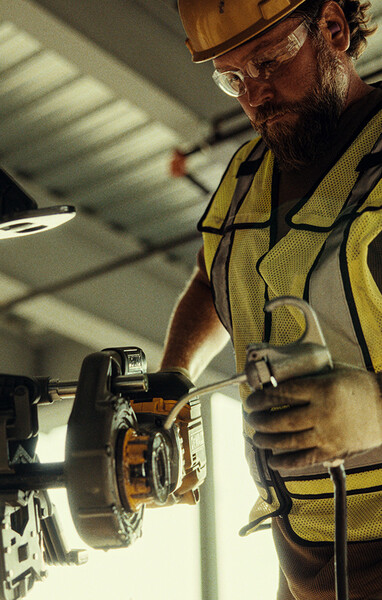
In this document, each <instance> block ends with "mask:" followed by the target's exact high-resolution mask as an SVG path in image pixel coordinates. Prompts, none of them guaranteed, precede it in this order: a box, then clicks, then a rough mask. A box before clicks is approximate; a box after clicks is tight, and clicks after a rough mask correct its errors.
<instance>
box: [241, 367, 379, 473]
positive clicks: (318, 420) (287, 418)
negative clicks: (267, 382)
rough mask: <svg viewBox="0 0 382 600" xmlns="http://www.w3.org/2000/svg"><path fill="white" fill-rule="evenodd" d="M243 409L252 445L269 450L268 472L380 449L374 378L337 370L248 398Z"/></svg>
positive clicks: (352, 370)
mask: <svg viewBox="0 0 382 600" xmlns="http://www.w3.org/2000/svg"><path fill="white" fill-rule="evenodd" d="M245 409H246V411H247V412H248V413H249V415H250V416H249V420H250V423H251V424H252V425H253V427H254V428H255V430H256V434H255V435H254V438H253V439H254V443H255V445H256V446H257V447H258V448H263V449H269V450H272V451H273V455H272V456H271V457H270V458H269V465H270V467H271V468H273V469H280V468H284V469H296V468H301V467H304V466H308V465H314V464H319V463H322V462H324V461H327V460H332V459H334V458H345V457H346V456H350V455H352V454H357V453H360V452H364V451H365V450H369V449H371V448H374V447H376V446H379V445H381V444H382V399H381V394H380V388H379V385H378V381H377V375H376V374H375V373H370V372H368V371H364V370H361V369H357V368H353V367H348V366H341V367H337V368H335V369H334V370H333V371H330V372H328V373H325V374H320V375H315V376H312V377H302V378H298V379H291V380H289V381H285V382H283V383H281V384H280V385H278V386H277V387H276V388H273V387H271V386H267V387H266V388H264V389H263V390H261V391H258V392H254V393H253V394H251V395H250V396H249V397H248V398H247V400H246V402H245Z"/></svg>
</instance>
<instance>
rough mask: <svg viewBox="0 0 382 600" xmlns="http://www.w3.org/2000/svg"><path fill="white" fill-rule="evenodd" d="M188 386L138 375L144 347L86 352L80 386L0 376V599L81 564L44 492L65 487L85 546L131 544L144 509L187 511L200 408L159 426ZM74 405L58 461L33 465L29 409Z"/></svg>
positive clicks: (200, 463) (193, 491) (199, 470)
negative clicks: (60, 568) (57, 569)
mask: <svg viewBox="0 0 382 600" xmlns="http://www.w3.org/2000/svg"><path fill="white" fill-rule="evenodd" d="M190 387H191V384H190V382H189V381H188V380H187V378H186V377H184V375H182V374H179V373H170V372H169V373H166V372H160V373H153V374H148V373H146V361H145V357H144V354H143V352H142V350H140V349H139V348H136V347H129V348H112V349H107V350H104V351H101V352H96V353H94V354H90V355H89V356H87V357H86V358H85V360H84V361H83V364H82V368H81V372H80V376H79V380H78V382H77V381H75V382H61V381H58V380H51V379H49V378H41V377H40V378H29V377H24V376H18V375H16V376H13V375H0V399H1V402H0V425H1V431H0V598H1V599H4V600H16V599H17V598H22V597H24V596H25V595H26V594H27V592H28V590H30V589H31V587H32V586H33V584H34V582H35V581H40V580H42V579H44V578H45V576H46V565H50V564H54V565H59V564H70V565H74V564H77V565H79V564H82V563H83V562H85V561H86V553H85V552H84V551H80V550H70V549H69V548H68V547H67V545H66V542H65V540H64V536H63V532H62V531H61V528H60V525H59V521H58V518H57V515H56V512H55V508H54V506H53V504H52V503H51V502H50V499H49V496H48V492H47V490H48V489H49V488H59V487H66V489H67V494H68V500H69V506H70V510H71V514H72V518H73V522H74V525H75V527H76V529H77V531H78V533H79V535H80V536H81V538H82V539H83V541H84V542H85V543H86V544H88V545H89V546H91V547H94V548H100V549H104V550H107V549H109V548H118V547H126V546H129V545H130V544H131V543H133V542H134V540H135V539H136V538H137V537H139V536H140V535H141V533H142V520H143V513H144V509H145V507H146V506H170V505H173V504H176V503H187V504H195V503H197V502H198V499H199V487H200V485H201V484H202V482H203V481H204V479H205V477H206V454H205V448H204V436H203V427H202V418H201V410H200V402H199V400H198V399H196V398H195V399H193V400H191V401H190V402H189V403H188V404H187V405H186V406H184V407H183V408H182V410H181V411H180V412H179V414H178V416H177V418H176V420H175V422H174V424H173V426H172V427H171V429H170V430H165V429H164V426H163V425H164V422H165V420H166V419H167V417H168V414H169V412H170V411H171V409H172V408H173V407H174V406H175V405H176V403H177V400H178V399H179V398H180V397H183V396H184V395H185V394H187V393H188V391H189V389H190ZM63 398H74V404H73V409H72V412H71V415H70V418H69V422H68V427H67V438H66V455H65V461H64V462H62V463H45V464H41V463H39V462H38V457H37V455H36V442H37V436H38V416H37V409H38V406H39V405H42V404H52V403H53V402H55V401H59V400H62V399H63Z"/></svg>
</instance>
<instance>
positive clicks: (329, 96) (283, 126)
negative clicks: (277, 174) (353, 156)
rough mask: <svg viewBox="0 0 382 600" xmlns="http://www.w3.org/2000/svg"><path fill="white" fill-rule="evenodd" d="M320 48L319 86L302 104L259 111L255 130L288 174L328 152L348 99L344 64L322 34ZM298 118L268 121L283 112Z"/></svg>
mask: <svg viewBox="0 0 382 600" xmlns="http://www.w3.org/2000/svg"><path fill="white" fill-rule="evenodd" d="M314 45H315V47H316V49H317V83H316V85H315V87H314V89H313V90H312V91H311V92H310V93H309V94H308V95H307V96H306V97H305V98H304V99H303V100H301V101H300V102H285V103H282V104H277V105H276V104H269V105H267V104H265V105H264V106H260V107H259V108H258V109H257V113H256V120H254V121H252V125H253V127H254V128H255V129H256V131H258V132H259V133H260V134H261V136H262V137H263V139H264V141H265V143H266V144H267V146H268V147H269V148H270V149H271V150H272V151H273V153H274V154H275V156H276V159H277V161H278V163H279V167H280V169H281V170H284V171H292V170H296V169H301V168H302V167H305V166H308V165H311V164H313V163H314V162H315V161H316V160H317V159H318V158H319V157H320V156H322V154H323V153H324V152H325V151H326V150H327V149H328V147H329V146H330V143H331V138H332V137H333V134H334V133H335V131H336V128H337V125H338V120H339V117H340V115H341V113H342V111H343V109H344V105H345V102H346V96H347V85H346V76H345V73H344V69H343V65H342V64H341V63H340V61H339V60H338V59H337V57H336V55H335V54H334V53H333V52H332V51H331V50H330V49H329V48H328V46H327V45H326V42H325V40H324V39H323V37H322V35H321V33H320V32H319V34H318V37H317V38H316V39H315V40H314ZM289 112H290V113H292V114H293V115H295V116H296V117H297V120H294V122H293V123H288V122H283V120H281V121H280V122H275V123H273V124H271V125H268V124H267V123H266V119H269V118H271V117H272V116H275V115H280V114H283V113H289Z"/></svg>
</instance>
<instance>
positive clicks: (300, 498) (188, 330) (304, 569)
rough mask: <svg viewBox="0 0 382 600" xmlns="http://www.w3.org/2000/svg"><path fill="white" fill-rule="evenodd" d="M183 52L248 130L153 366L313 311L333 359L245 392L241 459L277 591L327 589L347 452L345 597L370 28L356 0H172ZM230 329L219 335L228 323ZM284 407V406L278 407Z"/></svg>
mask: <svg viewBox="0 0 382 600" xmlns="http://www.w3.org/2000/svg"><path fill="white" fill-rule="evenodd" d="M179 9H180V15H181V18H182V21H183V25H184V27H185V30H186V33H187V35H188V40H187V45H188V47H189V49H190V51H191V53H192V56H193V60H194V61H195V62H202V61H205V60H213V63H214V67H215V71H214V74H213V78H214V81H215V82H216V83H217V85H218V86H219V87H220V88H221V89H222V90H223V92H225V93H228V94H229V95H231V96H233V97H236V98H237V100H238V102H239V103H240V104H241V106H242V108H243V110H244V111H245V113H246V115H247V116H248V118H249V120H250V121H251V123H252V125H253V127H254V129H255V130H256V132H257V133H259V134H260V136H255V137H254V139H253V140H251V141H250V142H248V143H246V144H245V145H244V146H242V147H241V148H240V149H239V150H238V151H237V153H236V154H235V156H234V157H233V159H232V160H231V162H230V164H229V165H228V167H227V170H226V172H225V174H224V176H223V178H222V181H221V183H220V185H219V187H218V189H217V191H216V193H215V194H214V196H213V198H212V200H211V202H210V204H209V206H208V207H207V210H206V211H205V214H204V215H203V217H202V218H201V220H200V223H199V229H200V230H201V231H202V232H203V240H204V247H203V249H202V251H201V252H200V253H199V257H198V267H197V269H196V271H195V273H194V275H193V277H192V279H191V281H190V283H189V285H188V286H187V288H186V290H185V292H184V294H183V296H182V297H181V299H180V301H179V303H178V305H177V307H176V309H175V312H174V314H173V318H172V321H171V324H170V327H169V332H168V336H167V341H166V348H165V353H164V357H163V362H162V369H166V368H170V367H171V368H172V369H178V370H180V371H182V370H183V372H185V373H187V374H188V375H189V377H190V378H191V379H195V378H196V377H197V376H198V375H199V373H200V372H201V371H202V369H203V368H205V366H206V364H208V362H209V360H211V359H212V357H213V356H215V355H216V354H217V352H219V351H220V349H221V348H222V347H223V346H224V345H225V343H226V342H227V339H228V334H229V336H230V337H231V339H232V342H233V346H234V350H235V357H236V363H237V370H238V372H239V373H240V372H242V371H243V368H244V364H245V358H246V347H247V346H248V344H252V343H257V342H262V341H265V342H269V343H270V344H275V345H280V344H285V343H289V342H293V341H295V340H297V339H298V338H299V337H300V336H301V334H302V330H303V327H304V324H303V323H301V318H299V315H298V314H296V312H294V310H293V309H292V308H289V307H285V308H282V309H281V308H280V309H278V310H277V311H276V312H275V313H272V314H270V313H267V314H264V311H263V308H264V303H265V302H266V301H267V300H269V299H273V298H276V297H279V296H285V295H289V296H290V295H292V296H296V297H299V298H304V299H305V300H307V301H308V302H309V303H310V304H311V306H312V307H313V308H314V309H315V311H316V313H317V314H318V317H319V321H320V324H321V326H322V329H323V332H324V336H325V339H326V341H327V344H328V347H329V349H330V352H331V354H332V357H333V359H334V363H335V368H334V369H333V370H332V371H331V372H328V373H320V374H318V375H315V376H312V377H302V378H298V379H291V380H289V381H286V382H283V383H281V384H280V385H278V386H277V387H275V388H272V387H269V388H264V389H263V390H262V391H261V392H256V393H254V394H250V392H249V390H248V388H246V387H245V386H243V389H242V399H243V409H244V410H243V415H244V418H243V422H244V437H245V442H246V455H247V460H248V463H249V466H250V470H251V472H252V475H253V478H254V480H255V483H256V484H257V487H258V490H259V498H258V500H257V502H256V504H255V506H254V508H253V510H252V513H251V519H250V523H249V525H248V526H247V527H246V528H244V533H250V532H252V531H255V530H256V529H258V528H261V527H263V526H264V523H265V521H266V520H267V519H268V520H269V519H271V521H272V529H273V535H274V539H275V544H276V548H277V552H278V556H279V561H280V585H279V593H278V598H279V600H292V599H293V600H328V599H333V598H334V597H335V591H334V583H333V582H334V566H333V560H334V559H333V540H334V528H333V494H332V486H331V482H330V479H329V477H328V474H327V472H326V469H325V468H324V467H323V463H324V462H325V461H330V460H333V459H335V458H336V457H342V458H344V459H345V467H346V473H347V482H348V485H347V487H348V501H347V503H348V532H347V533H348V540H349V544H348V556H349V589H350V598H352V599H354V600H355V599H357V600H361V599H363V600H365V599H369V600H378V599H382V448H381V445H382V398H381V391H380V390H381V385H380V384H381V374H380V373H381V371H382V297H381V291H382V269H381V261H380V257H381V244H382V234H381V232H382V210H381V209H382V184H381V172H382V159H381V157H382V136H381V131H382V90H381V89H380V86H379V85H378V84H377V85H373V86H370V85H367V84H366V83H365V82H364V81H362V80H361V79H360V77H359V76H358V74H357V72H356V69H355V65H354V61H355V59H356V58H358V56H359V55H360V54H361V52H362V50H363V48H364V47H365V44H366V37H367V36H368V35H370V33H372V30H371V29H370V28H368V17H367V10H368V5H367V4H364V5H362V4H361V2H360V0H306V1H304V0H251V1H250V0H231V1H230V2H224V1H223V2H220V3H219V2H215V1H212V0H179ZM227 332H228V333H227ZM279 407H283V410H275V409H276V408H279Z"/></svg>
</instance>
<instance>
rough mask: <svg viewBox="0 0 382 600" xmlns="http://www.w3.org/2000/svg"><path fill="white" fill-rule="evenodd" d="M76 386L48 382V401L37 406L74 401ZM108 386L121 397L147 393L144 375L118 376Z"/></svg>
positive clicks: (52, 381)
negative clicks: (61, 401) (131, 393)
mask: <svg viewBox="0 0 382 600" xmlns="http://www.w3.org/2000/svg"><path fill="white" fill-rule="evenodd" d="M77 386H78V381H60V380H50V381H49V383H48V396H49V401H48V402H47V401H46V399H45V398H44V399H43V400H42V401H41V402H39V404H47V403H48V404H51V403H52V402H56V401H57V400H58V401H60V400H74V398H75V396H76V392H77ZM110 386H111V391H112V392H113V393H115V394H119V393H121V394H122V395H123V394H124V393H128V392H147V390H148V380H147V376H146V375H144V374H143V375H142V374H137V375H134V374H131V375H118V376H117V377H113V379H112V380H111V383H110Z"/></svg>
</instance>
